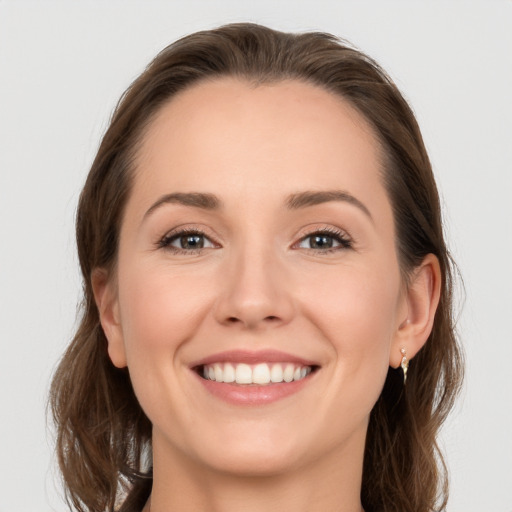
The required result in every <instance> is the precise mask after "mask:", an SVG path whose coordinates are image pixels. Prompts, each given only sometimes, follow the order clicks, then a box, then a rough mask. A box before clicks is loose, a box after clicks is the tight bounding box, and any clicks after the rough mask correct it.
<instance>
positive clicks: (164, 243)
mask: <svg viewBox="0 0 512 512" xmlns="http://www.w3.org/2000/svg"><path fill="white" fill-rule="evenodd" d="M187 235H196V236H200V237H204V238H205V239H207V240H209V241H210V242H211V243H212V245H215V243H214V242H212V241H211V240H210V238H209V237H208V235H207V233H205V232H204V231H202V230H201V229H195V228H194V229H182V230H180V231H176V232H173V233H170V234H166V235H165V236H164V237H163V238H162V239H161V240H160V241H159V242H158V248H160V249H165V250H167V251H170V252H172V253H173V254H188V255H190V254H192V253H193V254H196V255H199V254H201V253H202V252H203V250H204V249H208V248H205V247H200V248H198V249H182V248H179V247H173V246H172V245H171V243H172V242H174V241H175V240H177V239H178V238H180V237H184V236H187ZM322 235H323V236H327V237H328V238H332V239H334V241H335V242H338V243H339V245H338V246H336V247H329V248H327V249H313V248H311V247H310V248H304V249H305V250H306V251H313V252H315V253H316V254H322V255H324V254H331V253H333V252H337V251H340V250H344V249H351V248H352V240H351V239H350V238H349V237H348V235H347V234H346V233H345V232H343V231H341V230H338V229H335V228H332V227H329V228H323V229H318V230H315V231H312V232H310V233H307V234H305V235H303V236H302V237H301V238H300V240H299V241H298V242H296V243H295V244H294V245H293V247H296V246H297V245H299V244H300V243H302V242H303V241H305V240H307V239H308V238H311V237H313V236H322Z"/></svg>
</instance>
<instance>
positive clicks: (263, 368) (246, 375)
mask: <svg viewBox="0 0 512 512" xmlns="http://www.w3.org/2000/svg"><path fill="white" fill-rule="evenodd" d="M312 370H313V369H312V367H311V366H305V365H301V364H294V363H259V364H256V365H249V364H246V363H238V364H236V363H214V364H205V365H203V366H202V370H200V374H202V376H203V378H205V379H207V380H213V381H215V382H224V383H236V384H245V385H250V384H253V385H260V386H266V385H268V384H279V383H282V382H293V381H299V380H302V379H304V378H305V377H307V376H308V375H309V374H310V373H311V372H312Z"/></svg>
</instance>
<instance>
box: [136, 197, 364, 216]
mask: <svg viewBox="0 0 512 512" xmlns="http://www.w3.org/2000/svg"><path fill="white" fill-rule="evenodd" d="M331 201H341V202H346V203H349V204H351V205H353V206H356V207H357V208H359V209H360V210H361V211H362V212H363V213H364V214H365V215H366V216H367V217H369V219H370V220H371V221H372V222H373V217H372V215H371V213H370V210H368V208H367V207H366V206H365V205H364V204H363V203H362V202H361V201H359V199H357V198H356V197H354V196H353V195H351V194H349V193H348V192H345V191H343V190H320V191H315V190H307V191H304V192H297V193H295V194H291V195H289V196H288V197H287V198H286V200H285V205H286V207H287V208H288V209H289V210H299V209H301V208H307V207H308V206H315V205H318V204H323V203H328V202H331ZM173 203H174V204H181V205H183V206H192V207H194V208H200V209H203V210H211V211H214V210H220V209H221V208H222V201H221V200H220V199H219V198H218V197H217V196H216V195H214V194H210V193H204V192H174V193H172V194H166V195H164V196H162V197H160V198H159V199H158V200H157V201H156V202H155V203H153V205H151V207H150V208H149V209H148V210H147V212H146V213H145V214H144V218H146V217H148V216H149V215H150V214H151V213H152V212H154V211H155V210H156V209H157V208H159V207H160V206H162V205H164V204H173Z"/></svg>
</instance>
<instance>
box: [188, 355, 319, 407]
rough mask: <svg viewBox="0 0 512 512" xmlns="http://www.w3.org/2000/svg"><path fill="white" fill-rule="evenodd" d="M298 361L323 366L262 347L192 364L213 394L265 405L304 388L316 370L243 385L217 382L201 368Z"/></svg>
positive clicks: (235, 402)
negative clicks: (292, 377)
mask: <svg viewBox="0 0 512 512" xmlns="http://www.w3.org/2000/svg"><path fill="white" fill-rule="evenodd" d="M220 362H225V363H245V364H253V365H254V364H258V363H265V362H266V363H294V364H298V365H302V366H311V367H313V368H315V369H318V368H319V366H320V365H319V364H318V363H317V362H314V361H311V360H307V359H304V358H302V357H298V356H295V355H292V354H288V353H286V352H281V351H278V350H261V351H257V352H253V351H247V350H230V351H226V352H218V353H216V354H212V355H211V356H207V357H205V358H203V359H200V360H198V361H195V362H194V363H192V364H191V365H190V369H191V370H192V374H193V375H194V377H195V378H196V379H198V380H199V382H200V383H201V384H202V385H203V386H204V389H206V390H207V391H208V392H209V393H210V394H212V395H213V396H214V397H216V398H219V399H221V400H222V401H224V402H227V403H228V404H231V405H239V406H262V405H266V404H271V403H273V402H276V401H278V400H281V399H283V398H286V397H288V396H291V395H293V394H295V393H298V392H299V391H301V390H302V389H303V388H304V387H305V386H308V384H310V383H311V381H312V379H314V377H315V374H316V373H317V372H316V371H314V372H312V373H310V374H309V375H307V376H306V377H304V378H303V379H301V380H297V381H292V382H279V383H274V384H267V385H257V384H250V385H240V384H231V383H229V384H228V383H226V382H216V381H214V380H208V379H204V378H203V377H201V375H199V372H198V371H197V369H198V367H200V366H204V365H207V364H213V363H220Z"/></svg>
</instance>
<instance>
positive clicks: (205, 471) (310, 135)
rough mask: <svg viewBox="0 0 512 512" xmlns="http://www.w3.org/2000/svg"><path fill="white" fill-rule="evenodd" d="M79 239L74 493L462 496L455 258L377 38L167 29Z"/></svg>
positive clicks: (89, 190)
mask: <svg viewBox="0 0 512 512" xmlns="http://www.w3.org/2000/svg"><path fill="white" fill-rule="evenodd" d="M77 241H78V251H79V257H80V264H81V269H82V273H83V276H84V306H83V317H82V320H81V324H80V326H79V328H78V331H77V333H76V335H75V338H74V340H73V342H72V344H71V345H70V347H69V349H68V351H67V352H66V354H65V355H64V358H63V360H62V362H61V363H60V366H59V368H58V370H57V372H56V374H55V377H54V381H53V387H52V395H51V400H52V407H53V413H54V418H55V421H56V424H57V428H58V439H57V448H58V456H59V463H60V466H61V470H62V472H63V475H64V480H65V485H66V488H67V493H68V498H69V502H70V504H71V505H72V506H73V507H74V508H75V509H76V510H84V511H85V510H88V511H89V510H90V511H93V510H94V511H103V510H117V509H119V510H124V511H128V510H129V511H140V510H143V511H144V512H149V511H151V512H164V511H169V510H173V511H183V510H205V511H206V510H208V511H210V510H212V511H231V510H247V511H253V510H308V511H311V510H322V511H326V510H329V511H331V510H332V511H340V512H341V511H343V512H355V511H357V512H360V511H361V510H365V511H366V512H369V511H376V512H382V511H397V510H400V511H401V512H406V511H411V512H413V511H414V512H421V511H431V510H443V509H444V508H445V506H446V500H447V492H448V489H447V483H446V482H447V480H446V476H445V471H444V465H443V462H442V457H440V454H439V451H438V448H437V444H436V434H437V432H438V429H439V427H440V425H441V423H442V422H443V420H444V418H445V417H446V414H447V413H448V411H449V409H450V408H451V406H452V403H453V400H454V397H455V395H456V392H457V390H458V388H459V386H460V381H461V373H462V371H461V357H460V352H459V349H458V346H457V342H456V339H455V336H454V326H453V319H452V312H451V292H452V286H451V262H450V257H449V254H448V251H447V249H446V246H445V243H444V240H443V233H442V222H441V216H440V208H439V199H438V194H437V190H436V186H435V182H434V179H433V175H432V171H431V167H430V163H429V159H428V156H427V154H426V151H425V148H424V145H423V142H422V139H421V134H420V131H419V128H418V126H417V124H416V121H415V119H414V116H413V114H412V112H411V110H410V108H409V107H408V105H407V103H406V102H405V100H404V99H403V98H402V96H401V95H400V93H399V92H398V90H397V89H396V87H395V86H394V84H393V83H392V82H391V81H390V79H389V78H388V77H387V76H386V74H385V73H384V72H383V71H382V70H381V69H380V68H379V66H378V65H377V64H376V63H375V62H374V61H372V60H371V59H369V58H368V57H367V56H365V55H363V54H362V53H360V52H359V51H357V50H355V49H353V48H351V47H349V46H348V45H346V44H345V43H343V42H340V41H339V40H337V39H336V38H334V37H333V36H330V35H327V34H319V33H310V34H285V33H281V32H277V31H273V30H270V29H268V28H265V27H262V26H258V25H252V24H236V25H228V26H225V27H222V28H220V29H217V30H212V31H205V32H200V33H196V34H193V35H191V36H188V37H185V38H183V39H181V40H179V41H177V42H176V43H174V44H172V45H170V46H169V47H168V48H166V49H164V50H163V51H162V52H161V53H160V54H159V55H158V56H157V57H156V59H155V60H154V61H153V62H152V63H151V64H150V65H149V67H148V68H147V69H146V71H145V72H144V73H143V74H142V75H141V76H140V77H139V78H138V79H137V80H136V81H135V82H134V83H133V84H132V86H131V87H130V88H129V89H128V91H127V92H126V93H125V95H124V96H123V98H122V99H121V101H120V103H119V105H118V107H117V109H116V112H115V113H114V116H113V118H112V121H111V124H110V127H109V129H108V130H107V132H106V134H105V136H104V138H103V141H102V143H101V146H100V149H99V151H98V154H97V156H96V159H95V161H94V163H93V166H92V169H91V171H90V173H89V176H88V179H87V182H86V184H85V187H84V190H83V192H82V195H81V198H80V203H79V207H78V216H77ZM409 363H410V364H409ZM119 507H120V508H119Z"/></svg>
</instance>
